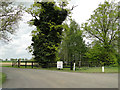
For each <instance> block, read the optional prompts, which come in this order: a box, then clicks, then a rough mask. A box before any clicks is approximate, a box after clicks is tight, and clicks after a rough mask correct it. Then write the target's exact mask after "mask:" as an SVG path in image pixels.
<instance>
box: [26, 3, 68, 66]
mask: <svg viewBox="0 0 120 90" xmlns="http://www.w3.org/2000/svg"><path fill="white" fill-rule="evenodd" d="M64 4H65V3H64ZM27 12H28V13H30V14H31V15H32V16H33V17H34V18H33V19H32V20H31V21H30V22H29V23H30V24H31V25H35V26H36V30H33V31H32V41H33V43H32V44H31V47H32V48H33V55H34V56H35V60H37V61H38V62H39V63H40V62H41V64H42V66H43V67H47V66H48V63H49V62H52V61H55V59H56V52H57V50H58V46H59V44H60V43H61V39H62V37H61V34H62V30H63V27H62V23H63V21H64V20H65V19H66V17H67V15H68V10H67V9H64V7H59V6H57V5H56V4H55V2H35V3H34V4H33V5H32V6H31V8H29V9H28V10H27Z"/></svg>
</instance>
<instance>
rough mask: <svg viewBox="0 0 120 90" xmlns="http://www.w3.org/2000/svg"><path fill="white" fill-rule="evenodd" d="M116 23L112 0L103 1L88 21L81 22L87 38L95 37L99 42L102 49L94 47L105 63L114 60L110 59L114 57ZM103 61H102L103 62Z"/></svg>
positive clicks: (116, 11) (114, 5)
mask: <svg viewBox="0 0 120 90" xmlns="http://www.w3.org/2000/svg"><path fill="white" fill-rule="evenodd" d="M118 25H119V24H118V6H117V4H116V3H114V2H113V1H112V2H108V1H105V2H104V4H99V7H98V8H97V9H96V10H94V14H93V15H91V18H90V19H89V20H88V22H87V23H84V24H82V28H83V29H84V30H85V31H86V33H87V34H86V35H88V34H89V37H88V38H95V40H97V41H98V42H99V43H100V47H102V51H101V50H99V49H98V48H97V47H94V48H96V49H97V50H98V52H99V51H100V52H101V53H102V54H101V56H100V57H101V58H103V59H104V61H105V63H106V64H108V61H109V63H110V62H114V59H112V57H114V50H113V48H114V45H113V44H114V43H115V41H116V40H117V39H118V32H119V30H118ZM100 49H101V48H100ZM94 50H95V49H94ZM97 50H95V51H97ZM96 55H97V54H96ZM97 56H98V55H97ZM110 56H112V57H110ZM96 58H97V57H96ZM104 61H102V62H103V63H104Z"/></svg>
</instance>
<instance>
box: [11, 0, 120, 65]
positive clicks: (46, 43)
mask: <svg viewBox="0 0 120 90" xmlns="http://www.w3.org/2000/svg"><path fill="white" fill-rule="evenodd" d="M68 3H69V2H68V1H66V2H64V1H62V0H61V1H60V2H58V3H56V2H55V1H54V0H53V2H49V1H48V2H43V1H41V2H34V4H33V5H31V7H30V8H28V9H27V10H26V12H28V13H29V14H31V15H32V16H33V19H32V20H30V21H29V22H28V23H29V24H30V25H34V26H36V29H35V30H33V31H32V44H31V46H29V47H28V49H29V51H30V52H32V55H33V56H34V59H35V60H36V61H38V63H41V62H42V64H41V65H42V67H47V66H48V64H49V63H48V62H53V61H58V60H62V61H66V62H73V61H74V62H76V63H78V64H91V65H92V66H101V65H106V66H109V65H113V66H117V64H118V60H119V57H120V56H119V53H118V43H117V40H118V37H119V35H118V33H119V32H120V31H119V21H118V20H119V7H118V4H117V3H115V2H114V1H112V2H110V1H107V0H105V1H104V3H103V4H99V5H98V8H97V9H95V10H94V11H93V14H92V15H91V17H90V18H89V19H88V20H87V21H86V22H85V23H83V24H82V25H79V24H78V23H77V22H76V21H75V20H73V19H72V17H71V11H72V10H73V9H74V6H73V7H72V9H68V8H67V5H68ZM20 12H21V9H20ZM18 16H20V15H18ZM15 20H17V19H15ZM13 21H14V20H13ZM65 21H69V22H70V24H68V23H66V22H65ZM13 25H14V24H13ZM84 38H86V39H92V41H91V43H90V44H86V43H85V40H84Z"/></svg>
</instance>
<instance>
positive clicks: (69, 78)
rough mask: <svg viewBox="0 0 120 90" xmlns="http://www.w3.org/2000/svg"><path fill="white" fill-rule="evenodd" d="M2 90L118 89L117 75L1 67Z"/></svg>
mask: <svg viewBox="0 0 120 90" xmlns="http://www.w3.org/2000/svg"><path fill="white" fill-rule="evenodd" d="M2 71H3V72H4V73H6V74H7V80H6V82H5V83H4V84H3V86H2V88H118V74H117V73H105V74H104V73H71V72H59V71H48V70H38V69H21V68H7V67H3V68H2Z"/></svg>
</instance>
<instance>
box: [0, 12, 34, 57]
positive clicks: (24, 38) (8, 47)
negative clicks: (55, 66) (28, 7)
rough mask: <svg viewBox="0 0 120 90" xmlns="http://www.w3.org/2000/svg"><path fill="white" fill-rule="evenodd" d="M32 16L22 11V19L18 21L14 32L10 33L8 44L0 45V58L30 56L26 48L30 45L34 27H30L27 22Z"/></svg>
mask: <svg viewBox="0 0 120 90" xmlns="http://www.w3.org/2000/svg"><path fill="white" fill-rule="evenodd" d="M31 18H32V17H31V16H30V15H29V14H27V13H24V17H23V20H22V21H20V22H19V28H18V29H17V30H16V31H17V32H16V34H15V35H12V41H11V42H10V43H9V44H2V45H0V58H2V59H6V58H7V59H10V58H31V57H32V55H31V54H30V53H28V51H27V50H26V48H27V47H28V46H30V44H31V39H32V37H31V36H30V34H31V31H32V30H33V29H34V28H35V27H30V26H29V25H28V24H27V21H29V20H30V19H31Z"/></svg>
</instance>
